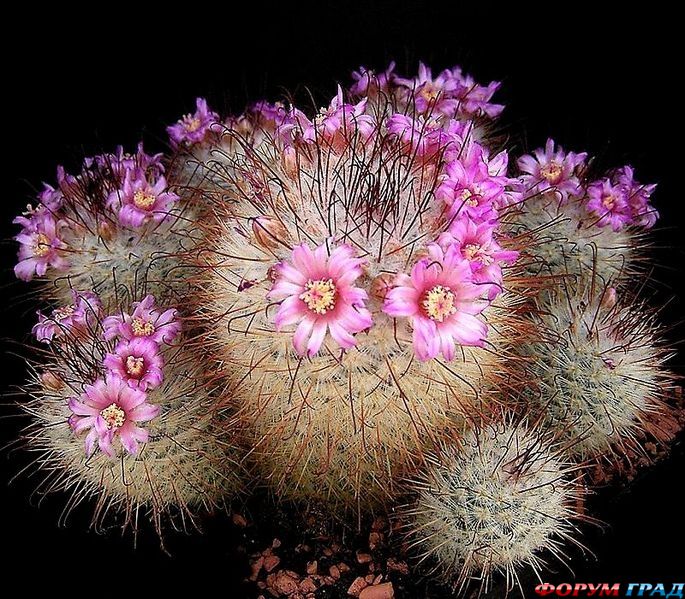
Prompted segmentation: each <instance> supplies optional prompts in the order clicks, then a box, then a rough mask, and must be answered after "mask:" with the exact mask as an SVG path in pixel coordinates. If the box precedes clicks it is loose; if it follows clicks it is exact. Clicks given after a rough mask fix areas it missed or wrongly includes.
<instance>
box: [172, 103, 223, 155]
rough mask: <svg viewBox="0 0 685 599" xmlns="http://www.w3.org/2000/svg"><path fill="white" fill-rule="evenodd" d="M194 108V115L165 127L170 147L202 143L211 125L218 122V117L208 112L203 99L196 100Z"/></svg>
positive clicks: (186, 116) (187, 115) (188, 115)
mask: <svg viewBox="0 0 685 599" xmlns="http://www.w3.org/2000/svg"><path fill="white" fill-rule="evenodd" d="M195 106H196V110H195V114H186V115H185V116H184V117H183V118H182V119H181V120H179V121H178V122H177V123H176V124H175V125H171V126H170V127H167V133H168V134H169V138H170V139H171V145H172V146H174V147H176V146H179V145H181V144H187V145H192V144H196V143H201V142H203V141H204V140H205V136H206V135H207V132H208V131H209V130H210V129H211V127H212V125H214V124H215V123H216V122H217V121H218V120H219V115H218V114H217V113H216V112H212V111H211V110H209V108H208V107H207V100H205V99H204V98H197V100H195Z"/></svg>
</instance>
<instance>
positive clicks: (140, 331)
mask: <svg viewBox="0 0 685 599" xmlns="http://www.w3.org/2000/svg"><path fill="white" fill-rule="evenodd" d="M131 330H132V331H133V334H134V335H135V336H136V337H149V336H150V335H152V333H154V332H155V325H154V324H152V323H151V322H147V321H145V320H143V319H142V318H134V319H133V320H132V321H131Z"/></svg>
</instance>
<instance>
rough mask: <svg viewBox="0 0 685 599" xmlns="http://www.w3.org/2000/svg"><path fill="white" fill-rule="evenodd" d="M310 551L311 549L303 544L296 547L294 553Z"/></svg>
mask: <svg viewBox="0 0 685 599" xmlns="http://www.w3.org/2000/svg"><path fill="white" fill-rule="evenodd" d="M311 550H312V548H311V547H310V546H309V545H305V544H304V543H300V544H299V545H298V546H297V547H295V553H309V552H310V551H311Z"/></svg>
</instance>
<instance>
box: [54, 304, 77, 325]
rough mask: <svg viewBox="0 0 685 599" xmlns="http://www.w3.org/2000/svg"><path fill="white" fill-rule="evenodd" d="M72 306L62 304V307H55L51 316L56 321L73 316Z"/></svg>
mask: <svg viewBox="0 0 685 599" xmlns="http://www.w3.org/2000/svg"><path fill="white" fill-rule="evenodd" d="M73 314H74V306H63V307H62V308H57V309H56V310H55V311H54V312H53V313H52V317H53V319H54V320H56V321H57V322H62V321H63V320H65V319H67V318H69V317H70V316H73Z"/></svg>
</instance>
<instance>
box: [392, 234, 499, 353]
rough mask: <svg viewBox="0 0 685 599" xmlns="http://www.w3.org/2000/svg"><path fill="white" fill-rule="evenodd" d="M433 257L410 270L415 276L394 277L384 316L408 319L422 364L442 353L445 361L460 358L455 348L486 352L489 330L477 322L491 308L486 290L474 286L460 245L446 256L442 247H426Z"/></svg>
mask: <svg viewBox="0 0 685 599" xmlns="http://www.w3.org/2000/svg"><path fill="white" fill-rule="evenodd" d="M428 251H429V257H428V258H422V259H421V260H419V261H418V262H417V263H416V264H415V265H414V268H412V271H411V275H406V274H404V273H401V274H398V275H397V276H396V277H395V281H394V284H393V288H392V289H391V290H390V291H388V294H387V295H386V297H385V302H384V304H383V311H384V312H385V313H386V314H388V315H390V316H392V317H394V318H401V317H406V318H408V319H409V321H410V323H411V326H412V329H413V345H414V352H415V353H416V356H417V358H418V359H419V360H421V361H426V360H430V359H431V358H435V357H436V356H437V355H438V354H440V353H442V355H443V356H444V357H445V359H446V360H452V359H453V358H454V356H455V354H456V344H460V345H474V346H479V347H482V346H483V344H484V343H485V338H486V336H487V332H488V328H487V325H486V324H485V323H484V322H482V321H481V320H479V319H478V318H476V315H477V314H480V313H481V312H482V311H483V310H484V309H485V307H486V306H487V305H488V302H487V301H484V300H483V299H482V296H483V294H484V291H485V290H484V289H483V287H482V286H480V285H476V284H474V282H473V272H472V270H471V264H470V262H469V261H468V260H466V259H465V258H464V257H463V256H462V254H461V251H460V248H459V246H457V245H456V244H452V245H450V246H449V247H448V248H447V250H446V251H443V249H442V248H441V247H440V246H439V245H438V244H431V245H429V246H428Z"/></svg>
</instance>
